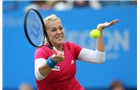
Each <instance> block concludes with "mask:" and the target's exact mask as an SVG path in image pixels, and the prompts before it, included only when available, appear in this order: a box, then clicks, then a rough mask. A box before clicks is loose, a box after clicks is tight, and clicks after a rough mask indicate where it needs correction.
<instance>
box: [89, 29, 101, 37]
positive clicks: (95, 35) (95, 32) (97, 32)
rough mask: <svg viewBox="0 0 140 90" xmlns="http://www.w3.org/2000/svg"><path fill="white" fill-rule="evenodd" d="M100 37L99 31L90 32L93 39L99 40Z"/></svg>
mask: <svg viewBox="0 0 140 90" xmlns="http://www.w3.org/2000/svg"><path fill="white" fill-rule="evenodd" d="M99 36H100V31H99V30H98V29H94V30H92V31H91V32H90V37H91V38H95V39H96V38H98V37H99Z"/></svg>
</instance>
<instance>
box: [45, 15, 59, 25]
mask: <svg viewBox="0 0 140 90" xmlns="http://www.w3.org/2000/svg"><path fill="white" fill-rule="evenodd" d="M57 19H59V20H60V18H58V17H57V16H56V15H55V14H51V15H50V16H47V17H46V18H45V19H44V24H45V25H46V24H47V23H49V22H50V21H54V20H57Z"/></svg>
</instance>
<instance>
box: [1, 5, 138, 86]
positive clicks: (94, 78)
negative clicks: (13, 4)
mask: <svg viewBox="0 0 140 90" xmlns="http://www.w3.org/2000/svg"><path fill="white" fill-rule="evenodd" d="M40 13H41V15H42V17H43V18H45V16H47V15H50V14H51V13H54V14H57V15H58V16H59V17H60V18H61V20H62V23H63V26H64V28H65V33H66V41H71V42H74V43H77V44H78V45H80V46H82V47H84V48H89V49H95V45H96V44H95V43H96V40H94V39H91V38H90V37H89V32H90V31H91V30H92V29H94V28H96V26H97V24H99V23H103V22H105V21H111V20H113V19H116V18H117V19H119V20H120V21H119V22H118V23H117V24H116V25H114V26H111V27H108V28H106V29H104V31H103V35H104V40H105V47H106V62H105V63H104V64H91V63H85V62H81V61H78V62H77V74H76V77H77V79H78V80H79V81H80V83H81V84H82V85H83V86H84V87H91V88H93V87H94V88H98V87H103V88H108V87H109V85H110V83H111V82H112V81H113V80H115V79H117V80H121V81H122V82H123V83H124V84H125V85H126V86H127V87H137V8H136V7H128V8H121V7H120V8H119V7H117V8H104V9H100V10H93V9H92V10H91V9H80V10H79V9H74V10H70V11H61V12H57V11H53V10H52V11H40ZM24 14H25V12H24V11H23V10H15V11H11V12H10V11H9V12H3V88H17V87H18V86H19V85H20V84H21V83H22V82H28V83H30V84H31V85H32V86H33V87H36V84H35V79H34V73H33V70H34V67H33V64H34V60H33V56H34V51H35V48H34V47H32V46H31V45H30V44H29V43H28V41H27V39H26V37H25V35H24V30H23V18H24Z"/></svg>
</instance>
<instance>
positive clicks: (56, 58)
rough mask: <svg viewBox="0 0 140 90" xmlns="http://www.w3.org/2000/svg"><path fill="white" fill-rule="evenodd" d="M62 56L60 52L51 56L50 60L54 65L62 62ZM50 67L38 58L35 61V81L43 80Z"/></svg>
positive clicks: (42, 59)
mask: <svg viewBox="0 0 140 90" xmlns="http://www.w3.org/2000/svg"><path fill="white" fill-rule="evenodd" d="M63 59H64V55H63V54H62V52H60V53H59V54H58V55H55V54H54V55H53V56H52V60H53V62H55V63H59V62H61V61H63ZM51 69H52V68H51V67H50V66H49V65H48V64H47V63H46V60H45V59H44V58H38V59H36V60H35V77H36V79H37V80H42V79H44V78H45V77H46V76H47V75H48V74H49V73H50V71H51Z"/></svg>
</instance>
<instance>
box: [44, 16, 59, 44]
mask: <svg viewBox="0 0 140 90" xmlns="http://www.w3.org/2000/svg"><path fill="white" fill-rule="evenodd" d="M55 20H60V18H58V17H57V16H56V15H55V14H51V15H50V16H47V17H46V18H44V20H43V21H44V24H45V27H46V25H47V24H48V23H49V22H50V21H55ZM46 29H47V27H46ZM42 41H43V42H42V44H45V43H46V42H47V41H49V38H48V37H47V36H44V38H43V40H42Z"/></svg>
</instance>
